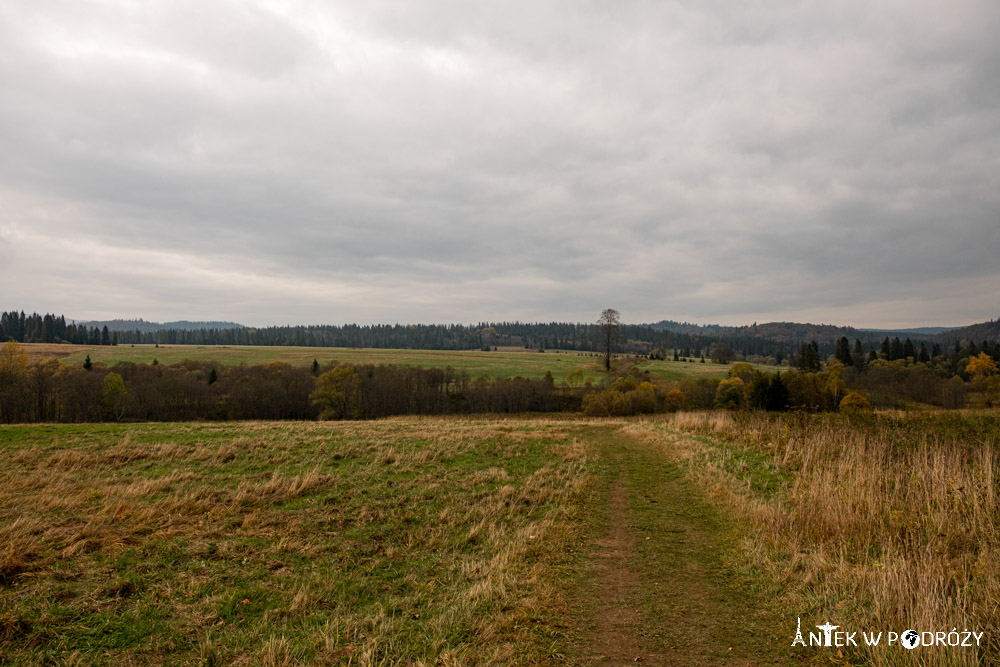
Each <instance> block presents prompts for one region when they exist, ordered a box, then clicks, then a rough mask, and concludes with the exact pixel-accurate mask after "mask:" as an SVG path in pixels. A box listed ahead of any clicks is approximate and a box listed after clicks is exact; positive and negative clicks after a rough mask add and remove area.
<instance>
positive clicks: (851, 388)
mask: <svg viewBox="0 0 1000 667" xmlns="http://www.w3.org/2000/svg"><path fill="white" fill-rule="evenodd" d="M633 361H634V360H633ZM633 361H630V360H621V361H618V362H616V363H615V364H614V366H613V368H612V370H611V371H610V372H608V373H606V374H605V375H604V376H603V378H602V379H601V381H600V382H598V383H596V384H595V383H592V382H590V381H584V380H583V377H582V373H580V372H579V371H575V372H573V373H570V374H569V375H568V376H567V378H566V380H565V381H564V382H562V383H558V384H557V383H556V382H555V381H554V380H553V378H552V376H551V374H548V375H546V377H544V378H542V379H526V378H519V377H517V378H496V379H491V378H485V377H481V378H476V379H471V378H470V377H469V376H468V374H467V373H466V372H464V371H456V370H454V369H452V368H419V367H412V366H390V365H380V366H374V365H370V364H360V365H358V364H336V363H331V364H326V365H320V364H319V363H318V362H314V363H313V365H312V367H298V366H291V365H289V364H285V363H272V364H264V365H257V366H221V365H219V364H216V363H207V362H202V361H185V362H182V363H178V364H171V365H169V366H167V365H161V364H158V363H155V362H154V363H152V364H133V363H128V362H123V363H119V364H116V365H115V366H113V367H108V366H106V365H105V364H104V363H102V362H94V363H90V362H89V358H88V361H87V362H85V363H84V364H83V365H81V366H69V365H67V364H64V363H61V362H59V361H56V360H49V361H45V362H41V363H36V364H29V363H28V360H27V355H26V354H25V352H24V350H23V349H22V348H21V347H20V346H19V344H18V343H16V342H13V341H10V342H8V343H5V344H3V345H0V422H2V423H22V422H106V421H192V420H244V419H266V420H289V419H291V420H294V419H377V418H380V417H387V416H391V415H407V414H412V415H446V414H468V413H522V412H584V413H585V414H587V415H591V416H626V415H634V414H653V413H659V412H671V411H677V410H710V409H725V410H778V411H783V410H802V411H836V410H859V409H860V410H870V409H872V407H873V406H874V407H879V406H881V407H905V406H906V405H907V404H909V403H913V402H916V403H921V404H929V405H938V406H941V407H945V408H961V407H965V406H966V405H969V404H972V405H982V406H986V407H989V406H994V405H1000V373H998V372H997V367H998V366H997V363H996V362H995V361H994V360H993V359H992V358H991V357H990V356H989V355H988V354H987V353H986V352H982V351H980V352H979V353H978V354H976V355H975V356H972V357H963V358H962V359H960V360H959V362H958V363H959V366H960V368H959V373H958V374H955V375H949V373H948V370H947V369H946V368H944V367H943V366H941V365H934V364H931V363H923V362H919V361H918V362H912V363H911V362H908V361H906V360H892V361H890V360H887V359H875V360H873V361H870V362H868V363H866V364H865V366H864V367H863V368H858V367H856V366H847V365H845V364H844V363H842V362H841V361H840V360H838V359H836V358H830V359H828V360H827V361H826V362H824V363H823V364H822V366H821V368H820V369H819V370H814V371H804V370H799V369H792V370H788V371H785V372H780V371H779V372H773V373H771V372H765V371H762V370H760V369H759V368H757V367H755V366H753V365H751V364H748V363H745V362H736V363H733V364H732V365H730V366H729V369H728V377H726V378H725V379H719V378H705V377H702V378H687V379H683V380H680V381H676V382H671V381H667V380H664V379H663V378H659V377H656V376H654V375H652V374H650V373H649V372H648V371H643V370H641V369H640V368H639V367H638V366H637V365H635V363H633Z"/></svg>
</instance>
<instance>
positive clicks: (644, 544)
mask: <svg viewBox="0 0 1000 667" xmlns="http://www.w3.org/2000/svg"><path fill="white" fill-rule="evenodd" d="M598 446H599V451H600V454H601V458H602V465H601V473H602V481H601V488H600V490H599V493H598V494H597V498H596V504H597V506H596V507H595V512H594V517H595V519H594V522H595V523H594V535H595V537H594V540H593V553H592V560H591V564H590V566H589V569H588V572H586V573H585V574H584V576H583V580H582V582H581V594H582V595H583V596H585V597H586V599H587V602H585V603H583V604H582V605H581V606H582V607H583V608H584V610H585V611H584V615H585V616H587V617H588V618H589V621H588V622H586V625H587V627H588V628H589V631H588V632H587V633H586V634H587V637H586V639H585V641H584V642H582V646H581V647H580V648H581V650H580V657H581V662H583V663H584V664H600V665H626V664H629V665H633V664H646V665H718V664H727V665H770V664H787V662H788V661H789V659H790V658H791V656H790V654H789V653H788V652H787V650H786V649H785V648H784V642H783V639H784V637H783V631H784V630H787V628H784V627H783V621H782V620H781V619H776V618H775V617H774V616H773V614H772V613H770V612H768V611H767V609H766V605H765V601H763V600H761V599H759V598H758V597H756V594H755V592H754V591H753V590H752V587H751V586H749V585H748V582H746V581H745V580H744V579H743V577H742V576H741V575H739V574H738V573H736V572H735V571H734V567H733V563H734V560H738V556H736V555H735V552H734V551H733V544H732V540H731V538H732V530H731V527H730V526H728V525H727V524H726V522H725V520H724V519H723V518H722V517H720V516H719V515H718V514H717V513H716V512H715V510H714V509H713V508H712V507H711V506H710V505H709V504H708V503H707V502H706V501H705V500H704V499H703V497H702V496H701V494H700V493H699V492H698V490H697V489H696V488H695V487H694V485H693V484H692V483H691V482H690V481H688V480H687V479H686V478H685V476H684V474H683V471H682V470H681V469H680V468H679V467H678V466H677V465H676V464H675V463H673V462H671V461H669V460H667V459H666V458H665V457H663V456H662V455H660V454H658V453H657V452H654V451H652V450H651V449H650V448H649V447H647V446H645V445H643V444H641V443H638V442H635V441H633V440H631V439H630V438H627V437H626V436H623V435H622V434H621V433H619V432H618V431H617V430H613V429H609V430H608V432H607V433H606V434H605V435H604V436H603V437H601V438H599V439H598Z"/></svg>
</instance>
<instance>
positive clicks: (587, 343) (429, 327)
mask: <svg viewBox="0 0 1000 667" xmlns="http://www.w3.org/2000/svg"><path fill="white" fill-rule="evenodd" d="M119 322H120V321H119ZM135 322H136V325H137V326H136V327H135V328H134V329H122V330H112V329H110V328H109V327H108V325H107V324H104V325H101V326H97V325H98V324H100V323H96V324H94V325H93V326H87V324H83V323H80V324H77V323H67V322H66V318H65V317H64V316H62V315H53V314H45V315H40V314H38V313H32V314H31V315H26V314H25V313H24V312H23V311H21V312H17V311H10V312H4V313H2V314H0V341H5V340H15V341H18V342H23V343H25V342H26V343H60V342H67V343H75V344H80V345H118V344H122V345H130V344H150V345H151V344H156V343H162V344H169V345H278V346H285V345H294V346H304V347H355V348H397V349H419V350H469V349H484V350H487V349H493V348H495V347H509V346H518V347H526V348H531V349H562V350H579V351H595V350H597V349H598V344H597V337H598V336H597V333H598V329H597V325H596V324H579V323H577V324H573V323H566V322H548V323H528V322H484V323H479V324H475V325H462V324H392V325H358V324H346V325H317V326H275V327H262V328H253V327H240V326H239V325H233V326H229V325H230V324H231V323H208V324H219V325H220V326H213V327H209V326H205V327H201V328H182V327H180V328H171V329H161V330H150V327H148V326H146V325H149V324H150V323H147V322H144V321H142V320H137V321H135ZM178 324H191V323H178ZM671 327H674V328H671ZM896 337H899V338H901V343H906V342H909V343H910V344H911V345H913V346H915V349H916V347H919V344H920V343H921V342H926V343H927V347H928V348H930V347H931V345H932V344H933V343H937V344H939V345H940V346H941V347H943V348H945V349H950V348H953V347H954V346H955V345H956V344H957V345H959V346H960V347H965V346H968V345H970V344H978V346H979V349H984V348H987V347H988V346H989V345H991V344H995V343H996V342H997V341H1000V320H992V321H988V322H983V323H981V324H976V325H973V326H970V327H965V328H962V329H955V330H949V331H944V332H941V333H939V334H936V335H933V336H929V335H921V334H910V335H909V336H906V335H905V334H904V335H902V336H892V334H891V333H887V332H884V331H867V330H860V329H853V328H850V327H834V326H831V325H813V324H797V323H790V322H772V323H767V324H761V325H758V324H756V323H754V324H753V325H750V326H746V327H721V326H701V325H692V324H686V323H676V322H669V321H663V322H659V323H657V324H655V325H632V324H627V325H622V326H621V330H620V339H619V342H618V345H617V349H618V351H619V352H624V353H630V354H642V355H667V354H671V353H676V354H678V355H679V356H681V357H683V358H699V357H704V358H707V359H712V360H715V361H720V362H730V361H734V360H750V361H755V362H759V363H781V362H783V361H786V360H788V359H789V357H792V356H794V355H795V353H796V352H798V351H799V350H800V347H801V345H802V344H803V343H805V342H806V341H810V342H811V341H816V350H817V353H818V355H819V356H820V357H821V358H827V357H830V356H833V355H834V354H835V352H836V348H837V344H838V341H839V340H840V339H842V338H847V339H848V340H849V342H851V343H852V344H853V345H855V346H857V345H858V344H860V345H861V347H862V348H863V349H864V351H865V352H866V353H868V352H871V351H872V350H881V347H882V346H883V345H884V344H885V342H886V340H888V339H889V338H893V339H894V338H896Z"/></svg>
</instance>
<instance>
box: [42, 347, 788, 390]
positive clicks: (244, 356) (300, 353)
mask: <svg viewBox="0 0 1000 667" xmlns="http://www.w3.org/2000/svg"><path fill="white" fill-rule="evenodd" d="M24 348H25V349H26V350H27V352H28V355H29V358H30V359H31V360H32V361H42V360H44V359H53V358H57V359H59V360H60V361H61V362H63V363H65V364H69V365H79V364H83V361H84V359H85V358H86V357H87V355H90V359H91V361H94V362H99V361H100V362H104V363H106V364H109V365H114V364H117V363H121V362H125V361H127V362H132V363H137V364H148V363H151V362H152V361H153V360H154V359H155V360H157V361H159V363H161V364H173V363H178V362H181V361H184V360H186V359H193V360H198V361H206V362H207V361H214V362H217V363H220V364H224V365H227V366H236V365H239V364H249V365H254V364H269V363H274V362H284V363H288V364H292V365H306V364H311V363H312V361H313V359H316V360H317V361H319V363H321V364H326V363H329V362H332V361H336V362H350V363H355V364H376V365H377V364H396V365H410V366H422V367H424V368H433V367H444V366H451V367H452V368H455V369H457V370H464V371H466V372H467V373H468V374H469V375H470V376H472V377H474V378H475V377H515V376H521V377H526V378H542V377H544V376H545V373H546V372H551V373H552V377H553V378H555V380H556V381H557V382H561V381H563V380H565V379H566V376H567V375H568V374H569V373H570V371H573V370H575V369H579V370H580V371H581V372H582V373H583V379H584V380H586V379H592V380H597V379H598V378H600V377H603V375H604V373H603V371H602V369H601V361H600V359H599V358H598V357H595V356H590V355H591V354H592V353H589V352H576V351H548V352H545V353H540V352H538V351H536V350H525V349H521V348H504V349H502V350H499V351H497V352H483V351H481V350H389V349H372V348H342V347H290V346H288V347H286V346H252V345H231V346H230V345H161V346H160V347H155V346H153V345H136V346H134V347H133V346H131V345H119V346H116V347H112V346H86V345H52V344H42V343H29V344H26V345H24ZM639 368H641V369H642V370H647V371H649V372H650V373H651V374H653V375H657V376H659V377H662V378H664V379H666V380H680V379H683V378H686V377H702V376H704V377H720V378H721V377H725V376H726V367H725V366H719V365H717V364H713V363H705V364H702V363H700V362H679V361H676V362H675V361H650V360H648V359H644V360H642V361H641V362H640V363H639ZM762 368H768V367H766V366H765V367H762Z"/></svg>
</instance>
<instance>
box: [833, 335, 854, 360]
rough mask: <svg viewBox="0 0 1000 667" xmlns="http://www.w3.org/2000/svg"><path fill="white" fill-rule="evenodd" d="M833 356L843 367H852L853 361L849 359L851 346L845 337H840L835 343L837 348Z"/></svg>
mask: <svg viewBox="0 0 1000 667" xmlns="http://www.w3.org/2000/svg"><path fill="white" fill-rule="evenodd" d="M833 356H834V357H835V358H836V359H837V361H839V362H840V363H842V364H844V365H845V366H852V365H854V359H853V358H851V344H850V342H848V340H847V336H841V337H840V340H838V341H837V347H836V350H835V351H834V353H833Z"/></svg>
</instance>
